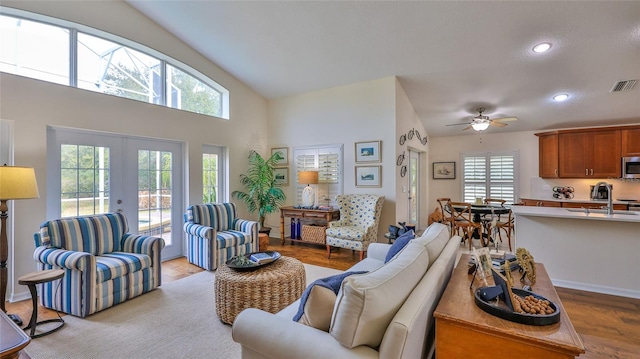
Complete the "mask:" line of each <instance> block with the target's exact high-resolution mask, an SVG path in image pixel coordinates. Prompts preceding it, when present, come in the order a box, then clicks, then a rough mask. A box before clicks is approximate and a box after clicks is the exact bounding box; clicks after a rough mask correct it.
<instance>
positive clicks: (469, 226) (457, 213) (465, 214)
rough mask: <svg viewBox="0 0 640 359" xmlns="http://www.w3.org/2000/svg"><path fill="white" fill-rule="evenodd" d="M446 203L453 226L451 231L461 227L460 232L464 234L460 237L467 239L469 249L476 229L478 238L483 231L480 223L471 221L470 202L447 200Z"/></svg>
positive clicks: (456, 230)
mask: <svg viewBox="0 0 640 359" xmlns="http://www.w3.org/2000/svg"><path fill="white" fill-rule="evenodd" d="M446 205H447V206H448V208H449V210H450V211H451V217H452V220H451V223H452V224H453V226H454V228H453V229H452V231H455V232H458V231H459V230H460V229H462V233H463V234H464V236H463V237H462V238H463V240H465V241H466V240H468V241H469V250H471V248H472V246H473V243H472V242H473V233H474V232H475V231H476V230H477V231H478V236H479V238H482V232H483V230H482V229H483V226H482V223H481V222H474V221H473V213H472V212H471V203H465V202H451V201H449V202H448V203H447V204H446ZM458 233H459V232H458ZM481 242H482V241H481Z"/></svg>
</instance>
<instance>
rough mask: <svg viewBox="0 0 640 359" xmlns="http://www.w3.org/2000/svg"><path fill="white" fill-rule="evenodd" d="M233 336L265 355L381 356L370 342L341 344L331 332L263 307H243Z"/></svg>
mask: <svg viewBox="0 0 640 359" xmlns="http://www.w3.org/2000/svg"><path fill="white" fill-rule="evenodd" d="M231 335H232V337H233V340H234V341H235V342H237V343H240V344H241V345H242V346H243V347H244V348H247V349H249V350H250V351H252V352H254V353H260V354H262V355H263V356H264V357H265V358H305V359H316V358H317V359H327V358H378V356H379V354H378V352H377V351H376V350H374V349H372V348H369V347H367V346H364V345H363V346H358V347H355V348H353V349H349V348H347V347H344V346H342V345H341V344H340V343H338V341H337V340H335V339H334V338H333V337H332V336H331V335H330V334H329V333H327V332H323V331H321V330H318V329H315V328H312V327H309V326H306V325H303V324H300V323H297V322H294V321H293V320H291V319H290V318H283V317H280V316H277V315H274V314H271V313H268V312H265V311H262V310H260V309H255V308H249V309H245V310H243V311H242V312H241V313H240V314H238V316H237V317H236V319H235V321H234V322H233V328H232V334H231Z"/></svg>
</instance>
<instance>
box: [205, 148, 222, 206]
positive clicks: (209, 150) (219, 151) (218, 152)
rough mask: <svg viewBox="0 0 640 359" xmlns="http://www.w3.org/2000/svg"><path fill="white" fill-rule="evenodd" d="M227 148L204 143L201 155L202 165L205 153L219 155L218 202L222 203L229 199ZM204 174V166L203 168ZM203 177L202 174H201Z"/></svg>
mask: <svg viewBox="0 0 640 359" xmlns="http://www.w3.org/2000/svg"><path fill="white" fill-rule="evenodd" d="M226 153H227V149H226V148H225V147H222V146H215V145H202V155H200V166H202V157H203V155H204V154H213V155H218V175H217V179H218V184H217V186H218V193H216V202H218V203H222V202H227V201H228V196H227V180H226V178H227V159H226ZM201 170H202V171H203V175H204V168H201ZM201 177H202V176H201ZM202 197H203V199H204V183H203V184H202Z"/></svg>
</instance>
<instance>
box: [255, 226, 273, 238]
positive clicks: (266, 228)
mask: <svg viewBox="0 0 640 359" xmlns="http://www.w3.org/2000/svg"><path fill="white" fill-rule="evenodd" d="M258 233H264V234H266V235H267V236H268V235H269V234H270V233H271V227H267V226H264V227H262V228H260V229H259V230H258Z"/></svg>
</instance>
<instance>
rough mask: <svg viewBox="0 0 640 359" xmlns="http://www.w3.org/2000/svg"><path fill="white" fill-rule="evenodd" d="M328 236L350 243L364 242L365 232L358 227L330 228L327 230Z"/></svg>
mask: <svg viewBox="0 0 640 359" xmlns="http://www.w3.org/2000/svg"><path fill="white" fill-rule="evenodd" d="M326 234H327V237H334V238H340V239H347V240H350V241H362V239H363V238H364V235H365V230H364V229H363V228H361V227H357V226H341V227H330V228H327V231H326Z"/></svg>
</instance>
